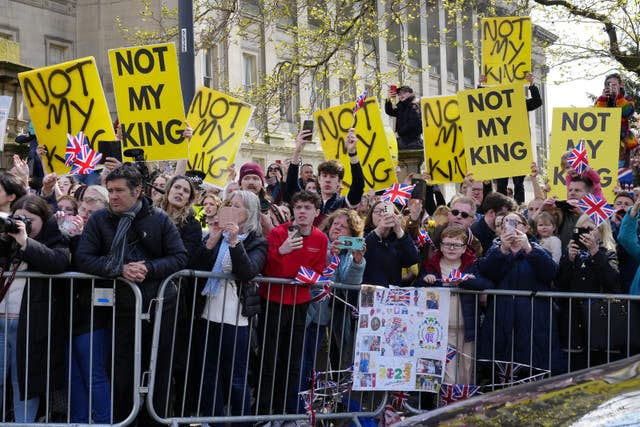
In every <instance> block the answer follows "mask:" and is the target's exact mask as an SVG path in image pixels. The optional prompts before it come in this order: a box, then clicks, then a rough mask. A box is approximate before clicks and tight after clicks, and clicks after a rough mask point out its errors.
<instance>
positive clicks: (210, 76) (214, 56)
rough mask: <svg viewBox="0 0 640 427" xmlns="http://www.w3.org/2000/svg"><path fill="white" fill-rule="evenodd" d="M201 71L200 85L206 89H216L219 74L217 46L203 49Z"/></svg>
mask: <svg viewBox="0 0 640 427" xmlns="http://www.w3.org/2000/svg"><path fill="white" fill-rule="evenodd" d="M202 69H203V76H202V79H203V81H202V84H203V85H204V86H206V87H209V88H212V89H217V88H218V85H219V82H218V75H219V73H220V70H219V68H218V46H212V47H210V48H208V49H205V51H204V64H203V67H202Z"/></svg>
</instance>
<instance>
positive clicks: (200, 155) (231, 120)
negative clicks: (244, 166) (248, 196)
mask: <svg viewBox="0 0 640 427" xmlns="http://www.w3.org/2000/svg"><path fill="white" fill-rule="evenodd" d="M253 110H254V107H253V105H250V104H247V103H246V102H242V101H240V100H239V99H236V98H233V97H232V96H229V95H226V94H224V93H221V92H217V91H215V90H212V89H209V88H206V87H201V88H199V89H198V92H197V93H196V95H195V96H194V98H193V101H192V102H191V106H190V107H189V114H188V115H187V123H189V125H190V126H191V127H192V128H193V136H192V138H191V141H190V142H189V169H196V170H200V171H202V172H204V173H205V174H206V177H205V179H204V180H205V181H207V182H209V183H211V184H213V185H216V186H218V187H220V188H222V187H224V185H225V183H226V181H227V177H226V173H225V172H226V171H225V169H226V168H227V167H229V165H231V163H233V162H235V159H236V154H237V153H238V150H239V149H240V143H241V142H242V138H243V137H244V134H245V132H246V130H247V126H248V125H249V120H251V114H252V113H253Z"/></svg>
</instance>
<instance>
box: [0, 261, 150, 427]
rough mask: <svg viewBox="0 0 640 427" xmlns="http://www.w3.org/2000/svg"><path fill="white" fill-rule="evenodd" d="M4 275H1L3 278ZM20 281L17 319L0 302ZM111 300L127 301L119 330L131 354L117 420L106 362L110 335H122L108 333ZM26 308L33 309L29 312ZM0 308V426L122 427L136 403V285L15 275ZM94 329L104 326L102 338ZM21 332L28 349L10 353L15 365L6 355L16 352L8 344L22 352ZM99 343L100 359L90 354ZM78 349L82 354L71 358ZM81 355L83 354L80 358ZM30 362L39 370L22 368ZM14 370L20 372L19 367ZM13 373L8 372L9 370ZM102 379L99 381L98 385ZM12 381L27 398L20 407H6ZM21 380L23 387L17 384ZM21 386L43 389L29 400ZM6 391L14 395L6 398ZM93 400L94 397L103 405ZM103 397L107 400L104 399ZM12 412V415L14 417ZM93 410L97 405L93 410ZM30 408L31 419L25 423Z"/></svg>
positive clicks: (112, 341) (111, 368) (112, 367)
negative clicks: (126, 325)
mask: <svg viewBox="0 0 640 427" xmlns="http://www.w3.org/2000/svg"><path fill="white" fill-rule="evenodd" d="M5 277H8V275H7V274H5ZM22 284H24V290H23V293H24V294H23V297H22V306H25V304H26V306H25V307H26V309H25V311H24V312H23V313H22V314H18V313H16V311H17V310H15V301H18V299H17V298H16V300H15V301H14V304H13V305H12V306H14V310H11V309H8V310H5V305H4V304H5V303H7V301H8V300H9V299H10V295H9V293H10V292H11V290H12V288H13V289H16V288H17V287H20V286H21V285H22ZM43 286H44V287H46V293H45V295H46V296H47V298H44V299H48V301H46V300H43V293H42V287H43ZM36 287H39V289H38V290H37V291H35V289H36ZM80 295H82V297H80ZM114 296H115V297H114ZM79 297H80V298H84V300H82V302H81V303H80V302H79V301H78V298H79ZM87 298H88V301H87ZM114 299H119V300H122V301H127V300H128V302H129V304H130V309H127V310H128V313H127V315H128V316H130V322H129V324H130V325H131V330H128V331H127V333H128V334H129V336H130V338H131V339H130V343H131V346H132V348H131V356H132V357H131V360H130V362H129V365H128V366H127V370H128V371H130V372H131V373H132V378H131V379H130V384H131V387H130V389H128V390H127V392H126V393H125V394H124V399H125V400H126V401H127V406H128V407H125V408H124V409H121V411H120V413H121V414H122V416H121V417H119V418H120V419H118V417H116V415H115V414H114V381H113V379H114V377H115V376H116V375H117V373H118V372H117V370H116V366H119V365H118V363H117V361H116V360H114V359H115V357H113V354H114V352H113V350H114V349H115V345H116V336H117V335H116V334H120V333H121V332H122V331H118V332H116V333H112V332H115V331H116V328H115V327H114V326H115V325H116V324H117V322H118V321H117V320H116V316H118V318H119V317H120V315H121V311H122V310H116V307H118V305H117V304H115V305H114V303H113V301H114ZM25 301H26V302H25ZM91 301H93V303H91ZM10 306H11V305H10ZM32 306H33V309H32V310H30V309H31V307H32ZM2 308H3V310H4V313H2V314H0V322H1V326H0V337H1V338H2V340H1V341H0V357H1V358H2V359H1V361H0V368H1V369H2V373H1V374H4V375H2V376H0V380H4V381H3V382H2V381H0V396H1V397H0V398H1V403H0V408H1V409H2V413H1V414H0V423H1V424H2V425H16V426H23V425H33V424H34V422H35V423H42V424H47V425H51V426H58V425H59V426H65V425H69V424H72V423H73V424H74V425H96V424H98V425H99V424H106V425H112V426H125V425H128V424H130V423H131V422H133V421H134V420H135V419H136V417H137V415H138V412H139V410H140V408H141V404H142V395H141V393H140V391H141V390H140V381H141V375H142V368H141V358H140V354H141V320H142V318H143V317H144V315H143V307H142V295H141V292H140V289H139V288H138V287H137V286H136V285H134V284H132V283H130V282H128V281H125V280H113V279H104V278H100V277H96V276H91V275H85V274H81V273H65V274H59V275H46V274H41V273H32V272H17V273H16V275H15V278H14V279H13V281H12V282H11V286H10V287H9V292H8V293H7V295H6V297H5V300H4V301H3V307H2ZM23 308H24V307H23ZM123 309H124V307H123ZM116 313H117V314H116ZM98 318H101V319H102V323H100V322H97V319H98ZM16 321H17V322H16ZM98 323H100V325H98ZM102 327H105V328H106V332H105V331H100V333H101V334H103V335H101V338H102V339H100V340H99V339H98V338H97V336H98V335H97V334H98V332H99V329H100V328H102ZM21 329H24V330H25V332H24V337H25V338H24V339H26V340H27V341H26V342H27V343H29V345H26V346H25V354H21V353H20V354H17V355H16V356H15V357H16V360H15V361H13V360H9V359H10V357H9V356H10V355H11V354H12V353H13V352H16V351H17V350H16V347H17V349H18V350H19V349H20V348H21V347H22V346H21V339H22V338H20V337H21V332H20V330H21ZM16 331H17V332H16ZM107 334H108V335H107ZM16 342H17V346H16ZM99 342H100V343H106V344H108V348H102V347H101V348H102V351H101V354H102V355H103V356H105V358H104V359H103V358H99V357H98V356H99V355H98V354H97V353H98V352H99V351H100V350H99V348H98V345H99V344H98V343H99ZM40 347H44V350H45V353H44V354H42V353H39V352H38V349H40ZM94 350H95V353H94ZM79 351H80V352H85V353H78V352H79ZM86 352H88V354H87V353H86ZM83 355H84V356H85V357H82V356H83ZM89 355H93V357H89ZM32 360H34V361H38V362H42V365H41V364H39V363H38V364H36V363H34V364H36V366H29V364H30V361H32ZM98 360H100V362H98ZM103 361H104V362H105V363H104V365H103ZM87 363H88V366H87ZM79 364H81V365H79ZM22 365H24V368H22V367H21V366H22ZM99 365H102V368H103V370H102V372H99V370H98V369H94V368H96V366H99ZM14 370H15V371H16V372H13V371H14ZM22 371H24V377H23V378H21V377H19V375H20V374H19V373H20V372H22ZM99 373H101V374H103V375H102V376H100V378H98V374H99ZM43 374H44V375H45V379H44V380H43V381H44V384H40V382H42V381H41V377H42V375H43ZM105 377H106V381H107V383H104V380H105ZM16 382H17V383H18V389H24V390H23V391H24V395H26V396H27V397H29V399H27V400H26V403H18V404H17V405H15V402H13V400H15V399H18V400H19V399H20V398H21V397H18V396H20V393H19V392H17V393H16V390H13V389H14V388H15V386H14V384H15V383H16ZM21 382H22V383H23V384H20V383H21ZM72 384H74V385H73V386H72ZM29 387H32V389H33V388H36V389H41V388H42V389H43V390H44V391H43V392H42V393H40V394H39V395H36V396H32V395H30V394H29ZM72 388H73V392H72ZM9 389H12V391H13V392H14V393H10V392H9ZM94 393H95V394H96V397H94ZM32 394H33V393H32ZM98 397H102V398H103V401H100V400H99V399H98ZM104 399H106V400H107V401H106V402H105V401H104ZM83 401H86V407H85V406H84V405H83V404H82V403H81V402H83ZM72 406H73V409H72ZM14 407H15V408H16V411H17V413H14ZM97 407H100V411H98V410H97ZM34 411H36V412H35V417H36V418H35V420H34V421H32V420H31V417H32V416H33V414H34ZM98 412H101V414H100V416H102V417H103V419H102V420H101V422H96V420H95V418H96V417H97V416H98V415H97V413H98ZM83 414H84V415H83ZM89 414H91V416H90V415H89ZM83 417H85V418H84V419H83ZM16 420H18V421H19V422H18V421H16Z"/></svg>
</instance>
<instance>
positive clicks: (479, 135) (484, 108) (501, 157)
mask: <svg viewBox="0 0 640 427" xmlns="http://www.w3.org/2000/svg"><path fill="white" fill-rule="evenodd" d="M457 96H458V106H459V108H460V119H461V122H462V129H463V131H464V146H465V157H466V159H467V169H468V171H469V172H472V173H473V177H474V179H476V180H486V179H495V178H504V177H510V176H520V175H526V174H528V173H529V171H530V170H531V162H532V161H533V157H534V156H533V154H532V153H531V136H530V135H529V118H528V114H527V106H526V103H525V95H524V87H522V86H520V85H517V86H496V87H492V88H482V89H471V90H465V91H461V92H458V95H457Z"/></svg>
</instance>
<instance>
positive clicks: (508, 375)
mask: <svg viewBox="0 0 640 427" xmlns="http://www.w3.org/2000/svg"><path fill="white" fill-rule="evenodd" d="M496 365H497V367H498V373H497V375H498V381H499V384H511V383H512V382H513V379H514V377H515V375H516V374H517V373H518V371H519V370H520V368H522V365H520V364H518V363H512V362H496Z"/></svg>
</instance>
